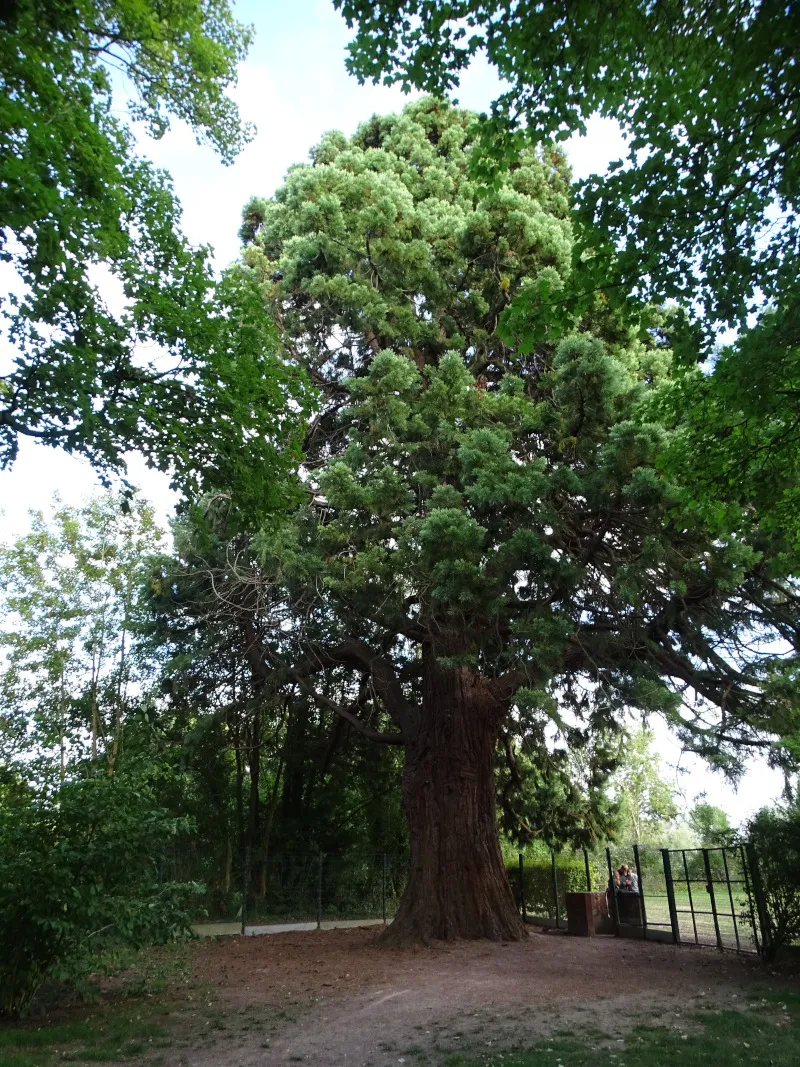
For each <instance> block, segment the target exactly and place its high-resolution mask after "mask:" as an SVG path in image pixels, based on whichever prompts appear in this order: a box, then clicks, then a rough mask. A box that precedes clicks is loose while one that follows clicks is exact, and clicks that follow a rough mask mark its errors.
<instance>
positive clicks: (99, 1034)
mask: <svg viewBox="0 0 800 1067" xmlns="http://www.w3.org/2000/svg"><path fill="white" fill-rule="evenodd" d="M164 1044H165V1032H164V1029H163V1027H161V1026H160V1025H159V1024H158V1023H156V1022H154V1021H153V1020H152V1019H143V1018H142V1017H141V1016H131V1015H129V1014H128V1013H124V1014H117V1013H115V1014H113V1015H112V1014H110V1013H109V1014H105V1015H103V1016H102V1017H97V1016H93V1017H91V1018H89V1019H84V1020H82V1021H81V1022H72V1023H56V1024H52V1025H41V1026H33V1025H27V1026H24V1025H23V1026H8V1027H3V1028H0V1062H2V1064H3V1067H49V1065H50V1064H53V1063H55V1062H58V1063H74V1062H76V1061H77V1062H92V1063H109V1062H114V1061H117V1060H126V1059H133V1058H134V1057H135V1058H137V1059H138V1060H141V1056H142V1054H143V1053H144V1052H145V1051H147V1050H148V1049H149V1048H151V1047H153V1045H155V1046H156V1047H162V1048H163V1047H164Z"/></svg>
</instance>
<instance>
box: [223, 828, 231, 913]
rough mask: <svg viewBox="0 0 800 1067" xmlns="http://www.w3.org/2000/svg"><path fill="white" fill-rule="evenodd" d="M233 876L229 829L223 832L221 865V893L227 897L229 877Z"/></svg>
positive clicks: (229, 885)
mask: <svg viewBox="0 0 800 1067" xmlns="http://www.w3.org/2000/svg"><path fill="white" fill-rule="evenodd" d="M232 876H233V842H232V841H231V835H230V831H228V832H227V833H226V834H225V859H224V861H223V865H222V893H223V896H225V897H227V896H228V894H229V893H230V891H231V879H232Z"/></svg>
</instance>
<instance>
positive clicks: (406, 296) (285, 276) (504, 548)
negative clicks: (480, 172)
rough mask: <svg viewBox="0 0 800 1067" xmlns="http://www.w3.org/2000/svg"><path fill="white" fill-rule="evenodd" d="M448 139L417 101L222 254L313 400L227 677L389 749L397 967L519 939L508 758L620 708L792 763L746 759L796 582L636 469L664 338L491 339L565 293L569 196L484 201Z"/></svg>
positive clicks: (658, 383)
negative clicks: (537, 304)
mask: <svg viewBox="0 0 800 1067" xmlns="http://www.w3.org/2000/svg"><path fill="white" fill-rule="evenodd" d="M471 123H472V116H471V115H470V114H468V113H466V112H464V111H460V110H457V109H455V108H453V107H450V106H449V105H446V104H443V103H440V102H437V101H434V100H431V99H428V100H423V101H421V102H418V103H414V104H411V105H410V106H409V107H407V108H406V109H405V111H404V112H403V113H402V114H401V115H399V116H389V117H386V118H375V119H373V120H372V121H370V122H369V123H367V124H365V125H364V126H362V127H361V128H360V129H359V130H358V132H357V133H356V135H355V136H354V137H353V138H352V139H351V140H347V139H346V138H345V137H344V136H342V135H341V134H336V133H334V134H329V135H327V136H326V137H325V138H324V139H323V141H322V142H321V144H320V145H319V146H318V147H317V148H316V149H315V150H314V152H313V155H312V163H311V164H310V165H302V166H297V167H295V168H293V169H292V171H291V172H290V173H289V175H288V177H287V180H286V183H285V184H284V186H283V187H282V188H281V189H280V190H279V191H278V193H277V194H276V196H275V198H274V199H273V200H271V201H266V200H254V201H252V202H251V203H250V204H249V205H248V206H247V208H246V211H245V220H244V225H243V231H242V232H243V237H244V238H245V240H246V241H247V242H248V244H249V248H248V250H247V252H246V254H245V258H246V262H248V263H249V265H250V266H251V268H253V269H254V270H258V271H260V272H261V273H262V277H263V279H264V284H265V291H266V294H267V299H268V302H269V303H270V305H271V306H272V308H273V309H274V313H275V315H276V317H277V320H278V323H279V325H280V328H281V330H282V333H283V338H284V343H285V344H286V345H287V346H288V348H289V349H290V351H291V352H292V353H293V355H294V357H295V359H296V360H297V361H298V362H299V363H300V364H302V366H304V367H305V368H307V370H308V372H309V374H310V376H311V378H312V380H313V381H314V382H315V384H316V385H317V387H318V389H319V407H318V412H317V415H316V417H315V418H314V420H313V421H312V423H311V425H310V428H309V431H308V436H307V440H306V442H305V455H306V462H305V465H304V468H303V470H302V472H301V475H300V481H301V483H302V485H303V487H304V488H305V490H306V491H307V494H308V502H307V505H305V506H304V507H303V508H302V509H301V510H300V511H299V512H298V513H296V514H294V515H292V516H291V517H290V518H289V519H287V520H286V521H284V522H282V523H272V524H271V525H269V526H267V527H265V528H264V530H263V531H262V532H261V534H260V535H259V537H258V539H257V541H256V546H257V549H258V551H259V552H260V560H261V573H262V574H266V575H267V576H268V578H269V581H268V583H267V585H266V586H265V587H264V588H262V589H261V595H262V596H263V597H265V598H266V599H267V600H269V601H271V602H272V603H274V605H275V611H276V621H275V624H274V626H272V627H271V628H270V627H267V628H265V629H263V630H262V631H261V632H260V633H259V634H257V635H256V634H253V637H252V641H251V643H250V648H249V654H250V659H251V664H252V666H253V669H254V670H261V671H263V672H264V676H265V678H267V677H271V678H272V680H273V681H274V682H280V680H285V681H290V682H291V684H293V685H299V686H301V687H302V689H303V691H305V692H306V693H307V694H308V695H309V696H317V697H318V698H319V699H320V700H322V701H323V702H324V704H325V706H327V707H333V706H335V707H336V710H338V712H339V713H340V714H341V715H342V716H343V717H345V718H346V719H348V721H349V722H350V723H351V724H352V725H353V726H354V727H355V728H357V729H360V730H361V731H362V732H364V733H367V734H368V735H369V736H371V737H372V738H374V739H375V740H376V741H378V742H385V743H392V744H400V745H403V746H404V748H405V770H404V775H403V796H404V804H405V809H406V814H407V818H408V822H409V829H410V835H411V842H412V859H411V874H410V879H409V883H408V888H407V890H406V893H405V896H404V898H403V901H402V904H401V907H400V910H399V913H398V915H397V917H396V919H395V921H394V923H393V924H392V926H391V927H390V928H389V930H388V931H387V934H386V935H385V936H386V937H387V938H388V940H390V941H393V942H405V941H409V940H419V939H422V940H427V939H430V938H452V937H489V938H515V937H520V936H522V935H523V932H524V931H523V927H522V924H521V922H520V919H519V916H518V914H517V909H516V906H515V903H514V900H513V897H512V893H511V890H510V888H509V885H508V882H507V880H506V877H505V872H504V869H503V865H502V862H501V855H500V850H499V846H498V838H497V827H496V810H495V805H496V800H495V777H494V768H495V759H496V754H497V751H498V748H499V747H504V748H506V749H508V748H509V746H510V747H512V748H513V741H512V738H513V735H515V734H519V733H520V732H522V731H527V732H528V733H529V734H530V732H531V731H533V732H534V733H536V732H537V731H538V736H539V737H540V739H541V744H542V745H545V743H546V740H545V739H546V734H547V730H548V728H549V726H548V724H553V725H554V727H555V728H556V729H558V730H560V731H562V732H563V733H566V734H570V735H571V736H572V737H573V739H574V738H575V737H578V738H581V737H583V738H586V739H589V738H591V737H592V736H596V735H597V734H598V733H602V732H603V731H604V730H607V729H608V728H609V727H610V724H611V723H613V722H614V721H615V720H618V719H619V718H620V717H621V716H622V714H623V712H624V709H629V708H639V709H643V710H644V711H645V712H659V713H662V714H664V715H666V716H667V717H668V718H669V719H670V720H671V721H672V723H673V724H674V726H675V728H676V729H677V730H678V731H679V732H680V734H681V736H682V737H683V739H684V740H685V741H686V743H687V744H690V745H691V746H692V747H693V748H695V749H696V750H698V751H701V752H703V753H705V754H706V755H708V756H712V757H713V758H715V759H717V760H718V761H720V762H723V763H725V762H727V763H729V764H730V763H731V761H734V760H735V758H736V753H737V752H738V751H739V750H740V748H741V746H743V745H750V744H753V745H762V746H765V747H767V746H769V748H770V751H771V752H772V755H773V759H775V760H784V761H787V760H789V759H790V754H789V752H788V750H786V749H781V748H780V747H775V746H773V744H772V742H771V739H770V738H771V735H774V734H781V735H783V736H784V737H790V736H791V735H792V734H796V733H797V728H798V714H797V703H796V699H795V695H794V689H793V677H794V676H793V671H795V670H796V660H794V659H793V658H792V657H791V656H790V655H789V654H788V653H786V651H785V650H786V649H787V648H788V647H789V646H788V645H787V642H791V641H792V640H793V639H795V638H796V635H797V630H796V628H795V623H796V604H797V600H796V598H795V597H794V595H793V593H792V590H791V588H790V587H789V585H788V580H787V578H786V573H787V570H788V568H789V565H790V564H789V562H788V561H787V557H786V555H782V554H781V552H782V548H783V546H781V545H780V544H779V543H775V542H774V541H773V542H768V541H767V540H766V537H765V535H763V534H762V533H761V532H760V531H759V529H758V524H757V521H756V518H755V516H754V515H752V514H750V513H748V512H747V511H746V510H744V509H741V510H739V511H737V512H735V513H732V512H731V511H730V510H728V511H727V512H725V513H724V521H725V525H723V523H722V520H720V522H719V523H718V524H717V525H716V526H715V527H713V528H712V527H711V526H709V520H708V518H707V517H706V518H704V519H701V517H700V516H698V515H697V514H695V513H694V512H693V510H692V507H691V502H690V500H689V499H688V497H687V495H686V494H684V493H683V492H682V490H681V487H680V486H679V485H676V484H674V482H671V481H670V480H669V479H668V478H667V477H666V476H665V475H664V473H663V472H662V471H661V470H660V468H659V455H660V454H661V453H662V451H663V450H664V448H665V446H666V444H667V443H668V441H670V440H671V439H674V437H675V434H676V433H677V432H678V431H676V430H675V429H674V428H671V427H669V426H667V425H664V424H662V423H659V422H658V421H654V420H655V416H654V414H653V413H654V412H657V411H658V405H657V403H655V401H656V400H657V399H658V395H659V391H660V389H661V388H662V386H663V384H664V383H665V382H666V381H667V380H668V377H669V374H670V355H669V352H668V351H666V350H665V349H664V348H663V347H661V346H660V345H659V340H658V334H657V333H655V332H654V333H653V335H652V336H651V335H650V334H647V333H644V334H642V335H641V336H640V335H638V334H637V333H635V332H632V331H631V330H630V329H629V328H628V327H623V326H621V325H620V324H619V322H618V321H617V320H616V319H615V318H614V316H613V315H612V314H611V313H609V312H608V311H607V310H605V309H604V306H603V303H602V300H600V299H598V303H597V305H596V307H595V308H594V310H593V311H592V312H591V314H590V316H589V317H587V318H586V319H585V320H584V321H583V322H582V323H581V324H580V326H579V328H578V329H577V330H576V331H575V333H574V334H573V335H572V336H570V337H569V338H567V339H566V340H562V341H560V342H559V343H558V344H552V343H548V342H547V340H546V339H545V340H543V341H542V342H540V343H539V344H537V346H536V347H535V348H534V350H533V351H532V352H530V353H528V354H520V353H519V352H518V351H516V350H515V349H514V348H512V347H509V346H508V345H507V344H505V343H503V342H502V341H501V340H500V339H499V338H498V336H497V333H496V327H497V323H498V319H499V316H500V314H501V313H502V311H503V309H504V308H505V307H506V306H507V305H508V303H509V301H510V300H511V299H512V298H513V297H514V296H515V295H516V294H518V293H519V292H520V291H521V290H523V289H525V288H533V289H535V288H536V287H537V286H538V285H540V284H546V285H547V286H548V287H549V288H552V286H553V285H554V284H558V281H559V279H560V278H564V277H565V276H566V273H567V272H568V271H569V269H570V266H569V264H570V256H571V229H570V222H569V215H568V187H569V184H568V183H569V175H568V173H567V171H566V167H565V163H564V160H563V157H562V156H561V155H560V154H558V153H557V152H555V151H551V150H549V149H548V150H542V151H539V152H533V151H530V152H528V153H526V154H524V155H523V156H521V157H520V160H519V163H518V165H516V166H515V167H513V168H512V169H511V171H510V173H509V174H508V176H507V180H506V181H505V184H504V185H503V186H502V187H501V188H500V189H498V190H497V191H495V192H492V193H490V194H489V195H486V196H483V194H480V193H479V190H478V188H477V187H476V186H475V185H474V184H473V182H472V180H471V179H470V176H469V168H468V161H469V152H470V129H471ZM648 413H649V414H648ZM772 536H773V538H774V537H775V535H774V534H773V535H772ZM778 639H780V641H778ZM323 676H324V677H327V678H330V677H331V676H333V677H336V678H343V679H345V680H347V679H349V689H347V688H345V689H344V690H342V691H343V692H349V694H350V695H349V697H348V698H347V699H346V700H345V701H343V702H341V703H337V702H335V701H332V700H331V699H330V697H329V696H325V695H321V694H320V678H321V677H323ZM328 692H330V690H328ZM564 709H569V714H566V712H565V711H564ZM587 743H588V741H587ZM511 755H512V756H513V752H512V753H511Z"/></svg>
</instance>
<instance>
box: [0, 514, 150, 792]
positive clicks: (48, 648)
mask: <svg viewBox="0 0 800 1067" xmlns="http://www.w3.org/2000/svg"><path fill="white" fill-rule="evenodd" d="M162 536H163V535H162V533H161V531H160V530H159V529H158V527H157V526H156V524H155V521H154V517H153V511H152V509H151V508H150V507H149V506H148V505H146V504H144V503H143V502H141V501H135V502H134V504H133V507H132V508H127V507H126V508H125V509H123V507H122V502H121V501H120V499H118V498H116V497H113V496H110V495H109V496H104V497H98V498H95V499H94V500H92V501H91V502H90V503H89V504H87V505H86V506H85V507H82V508H68V507H57V508H56V510H55V511H54V513H53V515H52V516H51V517H50V518H49V519H45V517H44V515H43V514H42V513H41V512H39V513H35V514H34V515H33V516H32V528H31V532H30V533H28V534H25V535H24V536H23V537H20V538H19V539H18V540H17V541H15V542H14V543H12V544H9V545H3V546H0V616H1V617H2V620H3V622H2V628H1V629H0V651H1V652H2V659H0V699H1V700H2V713H1V714H0V759H2V760H4V761H5V762H7V763H8V764H11V763H12V762H13V761H14V760H15V759H16V758H18V757H20V756H23V757H24V758H25V759H26V760H27V761H28V762H30V760H31V759H33V760H34V762H35V763H36V765H37V772H38V775H39V779H40V780H46V779H47V778H50V777H56V775H57V776H58V777H59V778H61V779H63V777H64V775H65V773H66V770H67V764H68V763H69V762H71V761H80V760H81V759H82V758H83V757H84V756H85V755H87V754H89V755H92V756H93V757H94V758H99V757H102V758H103V760H104V762H105V764H106V766H107V768H108V769H109V770H113V768H114V764H115V762H116V759H117V757H118V755H119V752H120V747H121V744H122V739H123V731H124V723H125V717H126V714H127V710H128V707H129V704H130V702H131V700H132V699H134V698H135V697H136V696H138V691H137V690H138V687H139V682H140V678H141V669H142V664H141V663H139V662H138V661H137V658H136V655H135V649H134V648H133V644H134V635H133V631H134V629H135V623H136V600H137V597H138V592H139V585H140V583H141V582H142V581H143V579H144V575H145V569H144V568H145V566H146V557H147V555H148V554H149V553H152V552H155V551H157V549H158V546H159V543H160V541H161V539H162Z"/></svg>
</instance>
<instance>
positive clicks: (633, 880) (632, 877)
mask: <svg viewBox="0 0 800 1067" xmlns="http://www.w3.org/2000/svg"><path fill="white" fill-rule="evenodd" d="M617 874H618V876H619V889H618V891H619V892H620V893H635V894H636V895H637V896H638V895H639V877H638V875H637V874H636V873H635V872H634V871H631V869H630V867H629V866H628V864H627V863H623V864H622V866H621V867H620V868H619V870H618V871H617Z"/></svg>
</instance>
